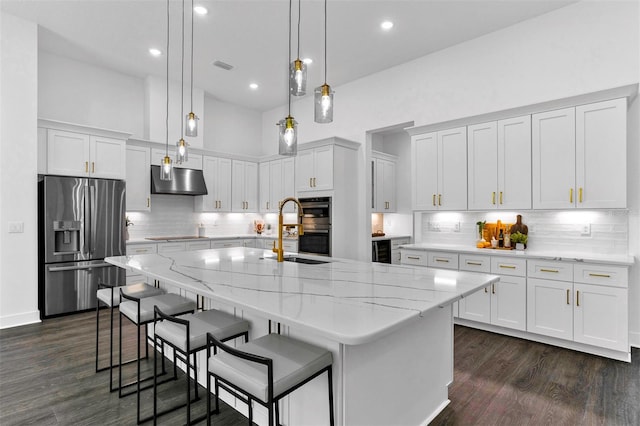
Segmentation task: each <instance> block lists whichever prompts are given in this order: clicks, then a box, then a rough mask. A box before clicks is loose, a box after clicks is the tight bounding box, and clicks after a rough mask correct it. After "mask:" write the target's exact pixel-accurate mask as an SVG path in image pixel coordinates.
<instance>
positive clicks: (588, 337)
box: [573, 283, 629, 352]
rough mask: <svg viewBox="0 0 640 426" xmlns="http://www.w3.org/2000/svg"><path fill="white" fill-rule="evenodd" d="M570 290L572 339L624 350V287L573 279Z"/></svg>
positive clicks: (626, 329) (626, 340) (626, 339)
mask: <svg viewBox="0 0 640 426" xmlns="http://www.w3.org/2000/svg"><path fill="white" fill-rule="evenodd" d="M573 291H574V295H575V304H574V307H573V313H574V315H573V340H575V341H576V342H580V343H586V344H588V345H594V346H599V347H603V348H609V349H614V350H619V351H625V352H626V351H628V350H629V324H628V321H629V319H628V316H629V315H628V308H627V306H628V291H627V289H626V288H617V287H608V286H600V285H592V284H582V283H574V284H573Z"/></svg>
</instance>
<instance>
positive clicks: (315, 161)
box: [295, 145, 333, 191]
mask: <svg viewBox="0 0 640 426" xmlns="http://www.w3.org/2000/svg"><path fill="white" fill-rule="evenodd" d="M295 175H296V176H295V178H296V191H323V190H330V189H333V145H324V146H319V147H316V148H311V149H301V148H300V147H298V155H297V156H296V171H295Z"/></svg>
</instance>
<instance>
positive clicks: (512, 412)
mask: <svg viewBox="0 0 640 426" xmlns="http://www.w3.org/2000/svg"><path fill="white" fill-rule="evenodd" d="M107 330H108V312H107V311H102V313H101V333H103V334H102V336H104V337H105V339H103V344H102V345H101V354H104V356H102V362H105V361H106V356H107V354H108V346H107V345H108V342H107V339H106V337H107V334H106V332H107ZM134 331H135V329H134V328H133V327H130V326H129V327H127V328H126V332H125V333H126V334H125V336H127V339H125V345H126V348H127V349H126V350H127V351H128V353H130V354H133V353H134V350H135V349H134V348H135V338H133V339H132V338H131V337H132V336H133V335H134ZM116 338H117V336H116ZM94 351H95V314H94V313H81V314H76V315H71V316H66V317H61V318H54V319H50V320H46V321H44V322H43V323H42V324H33V325H28V326H24V327H16V328H13V329H7V330H0V425H3V426H4V425H25V424H35V425H92V424H101V425H112V424H113V425H116V424H117V425H132V424H135V404H136V401H135V396H129V397H126V398H122V399H120V398H118V395H117V393H109V390H108V388H109V374H108V372H101V373H97V374H96V373H95V372H94ZM632 359H633V362H632V363H631V364H627V363H623V362H619V361H612V360H608V359H605V358H601V357H597V356H592V355H587V354H583V353H579V352H574V351H569V350H565V349H560V348H556V347H552V346H547V345H543V344H539V343H533V342H528V341H525V340H521V339H515V338H511V337H506V336H500V335H496V334H492V333H487V332H483V331H479V330H474V329H471V328H466V327H460V326H456V328H455V379H454V383H453V384H452V385H451V388H450V391H449V397H450V399H451V404H450V405H449V406H448V407H447V408H446V409H445V410H444V411H443V412H442V413H441V414H440V415H439V416H438V417H437V418H436V419H435V420H434V421H433V422H432V424H434V425H475V424H477V425H501V424H504V425H543V424H544V425H547V424H549V425H583V424H602V425H640V351H639V350H637V349H634V351H633V355H632ZM148 364H151V363H148ZM151 365H152V364H151ZM147 367H148V366H147ZM133 368H134V367H133V366H131V368H127V369H126V370H125V371H126V373H127V374H128V375H131V374H134V371H135V370H134V369H133ZM116 379H117V378H116ZM163 389H164V390H163V391H162V394H161V399H162V402H161V403H162V404H173V403H175V402H179V401H182V399H183V398H184V385H183V382H180V383H175V384H168V385H165V387H164V388H163ZM142 395H143V398H142V401H143V402H142V404H143V407H144V411H143V415H145V414H148V413H149V412H150V409H151V406H152V402H151V401H152V399H151V396H152V395H151V392H149V391H148V392H145V393H143V394H142ZM204 406H205V403H204V400H202V401H199V402H197V403H196V405H195V409H194V413H196V415H200V414H202V413H203V412H204V410H205V408H204ZM390 409H393V407H390ZM184 419H185V417H184V410H179V411H177V412H175V413H172V414H170V415H167V416H165V417H163V418H162V419H161V422H160V424H167V425H171V424H182V423H184ZM246 423H247V420H246V418H245V417H243V416H242V415H240V414H238V413H237V412H236V411H235V410H233V409H231V408H230V407H228V406H223V407H222V412H221V414H220V415H218V416H216V418H215V424H216V425H223V426H224V425H227V426H229V425H239V424H242V425H244V424H246ZM389 426H395V425H389Z"/></svg>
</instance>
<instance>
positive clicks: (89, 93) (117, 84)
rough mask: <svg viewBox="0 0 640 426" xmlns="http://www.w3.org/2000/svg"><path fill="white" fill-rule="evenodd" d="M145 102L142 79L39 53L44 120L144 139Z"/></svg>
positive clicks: (41, 108)
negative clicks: (116, 132) (91, 127)
mask: <svg viewBox="0 0 640 426" xmlns="http://www.w3.org/2000/svg"><path fill="white" fill-rule="evenodd" d="M144 100H145V93H144V84H143V81H142V79H139V78H136V77H132V76H128V75H125V74H122V73H118V72H115V71H111V70H109V69H106V68H99V67H96V66H93V65H89V64H86V63H83V62H79V61H76V60H73V59H69V58H63V57H60V56H56V55H53V54H51V53H48V52H45V51H42V50H40V51H39V52H38V116H39V117H41V118H50V119H52V120H59V121H67V122H70V123H75V124H84V125H86V126H93V127H100V128H103V129H111V130H120V131H123V132H127V133H131V134H132V135H133V136H134V137H137V138H143V137H144V127H143V116H144ZM163 140H164V139H163Z"/></svg>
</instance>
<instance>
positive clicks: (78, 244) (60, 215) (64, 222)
mask: <svg viewBox="0 0 640 426" xmlns="http://www.w3.org/2000/svg"><path fill="white" fill-rule="evenodd" d="M42 185H43V186H42V190H43V194H42V211H41V212H40V214H41V215H42V217H43V222H42V232H43V236H42V242H43V244H44V251H43V254H44V262H45V263H52V262H70V261H74V260H84V259H88V258H89V253H88V248H87V247H86V236H87V233H88V231H89V229H87V228H86V226H85V216H86V215H87V211H86V208H85V197H86V195H87V189H86V187H87V179H84V178H73V177H62V176H45V177H44V180H43V182H42Z"/></svg>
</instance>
